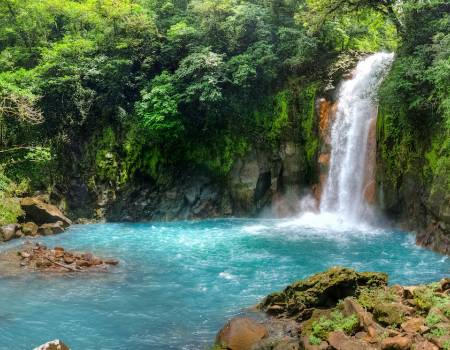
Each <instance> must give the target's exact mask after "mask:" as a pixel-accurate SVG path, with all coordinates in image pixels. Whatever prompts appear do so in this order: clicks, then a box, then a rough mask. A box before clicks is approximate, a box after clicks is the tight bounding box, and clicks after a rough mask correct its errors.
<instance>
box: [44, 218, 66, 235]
mask: <svg viewBox="0 0 450 350" xmlns="http://www.w3.org/2000/svg"><path fill="white" fill-rule="evenodd" d="M61 232H64V224H63V222H62V221H58V222H54V223H50V224H43V225H41V226H40V227H39V229H38V233H39V234H40V235H43V236H50V235H53V234H56V233H61Z"/></svg>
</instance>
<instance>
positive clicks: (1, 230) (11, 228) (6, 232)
mask: <svg viewBox="0 0 450 350" xmlns="http://www.w3.org/2000/svg"><path fill="white" fill-rule="evenodd" d="M16 230H17V225H16V224H10V225H5V226H2V227H0V236H1V237H0V238H3V240H4V241H9V240H10V239H13V238H14V237H15V236H16Z"/></svg>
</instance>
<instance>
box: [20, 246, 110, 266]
mask: <svg viewBox="0 0 450 350" xmlns="http://www.w3.org/2000/svg"><path fill="white" fill-rule="evenodd" d="M24 247H25V248H24V249H22V250H20V251H19V252H16V254H15V257H16V258H17V259H18V260H19V261H18V264H19V265H20V266H22V267H29V268H31V269H34V270H37V271H42V272H83V271H105V270H107V267H108V265H113V264H106V263H105V262H104V261H103V260H102V259H100V258H99V257H96V256H95V255H93V254H91V253H84V254H79V253H72V252H69V251H66V250H65V249H64V248H62V247H55V248H53V249H47V247H46V246H44V245H41V244H39V243H37V244H35V245H34V246H33V245H30V244H29V243H28V244H25V245H24ZM110 260H113V261H115V260H114V259H110ZM117 264H118V261H117V263H116V264H115V265H117Z"/></svg>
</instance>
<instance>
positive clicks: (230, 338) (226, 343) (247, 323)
mask: <svg viewBox="0 0 450 350" xmlns="http://www.w3.org/2000/svg"><path fill="white" fill-rule="evenodd" d="M267 336H268V332H267V329H266V327H265V326H263V325H261V324H259V323H256V322H255V321H253V320H252V319H250V318H244V317H238V318H234V319H232V320H231V321H229V322H228V323H227V324H226V325H225V326H224V327H223V328H222V329H221V330H220V331H219V333H218V334H217V337H216V345H217V346H219V347H220V348H222V349H227V350H250V349H251V348H252V346H254V345H256V344H257V343H258V342H259V341H260V340H262V339H263V338H265V337H267Z"/></svg>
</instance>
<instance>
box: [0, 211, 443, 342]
mask: <svg viewBox="0 0 450 350" xmlns="http://www.w3.org/2000/svg"><path fill="white" fill-rule="evenodd" d="M39 240H40V241H43V242H44V243H46V244H48V245H50V246H54V245H61V246H64V247H66V248H68V249H76V250H87V251H92V252H94V253H95V254H98V255H99V256H111V257H116V258H118V259H120V261H121V264H120V266H119V267H118V268H117V269H116V270H114V273H110V274H95V275H89V276H88V275H79V274H76V275H75V274H72V275H70V274H69V275H67V276H58V277H54V276H42V275H26V276H20V277H10V278H0V296H1V308H0V329H1V332H0V349H5V350H11V349H14V350H16V349H17V350H19V349H26V350H29V349H32V348H33V347H34V346H36V345H38V344H40V343H42V342H45V341H48V340H51V339H54V338H61V339H63V340H64V341H65V342H67V344H69V345H70V346H71V347H72V349H74V350H77V349H83V350H88V349H96V350H99V349H105V350H106V349H108V350H109V349H134V350H138V349H164V350H170V349H206V348H207V347H208V345H209V344H210V343H211V340H213V339H214V336H215V334H216V331H217V330H218V329H219V328H220V327H221V326H222V325H223V324H224V322H225V321H226V320H227V319H228V318H230V317H232V316H234V315H237V314H239V313H240V312H241V310H242V308H245V307H247V306H250V305H253V304H255V303H257V302H258V301H259V300H260V299H261V298H262V297H263V296H265V295H266V294H268V293H269V292H272V291H275V290H278V289H280V288H282V287H283V286H285V285H286V284H288V283H290V282H292V281H294V280H296V279H300V278H303V277H306V276H308V275H310V274H312V273H315V272H318V271H322V270H325V269H327V268H328V267H330V266H333V265H345V266H350V267H353V268H356V269H359V270H376V271H384V272H387V273H389V275H390V281H391V283H402V284H415V283H421V282H431V281H435V280H438V279H440V278H442V277H444V276H448V275H449V272H450V261H449V260H448V259H447V258H446V257H443V256H441V255H438V254H435V253H433V252H430V251H427V250H424V249H421V248H418V247H416V246H415V244H414V236H413V235H411V234H406V233H402V232H398V231H392V230H376V229H370V228H366V229H364V230H359V229H353V230H351V229H341V230H333V229H331V228H328V227H327V226H323V227H320V225H319V227H316V228H314V227H313V226H310V225H306V224H305V223H301V222H297V221H295V220H294V221H289V220H238V219H229V220H228V219H227V220H207V221H197V222H172V223H145V224H95V225H84V226H73V227H72V228H71V229H70V230H69V231H68V232H66V233H63V234H60V235H57V236H51V237H44V238H41V239H39ZM18 244H19V242H17V241H16V242H11V243H8V244H6V245H3V246H1V247H0V250H3V249H6V248H10V247H13V246H15V245H18ZM0 273H1V272H0Z"/></svg>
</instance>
